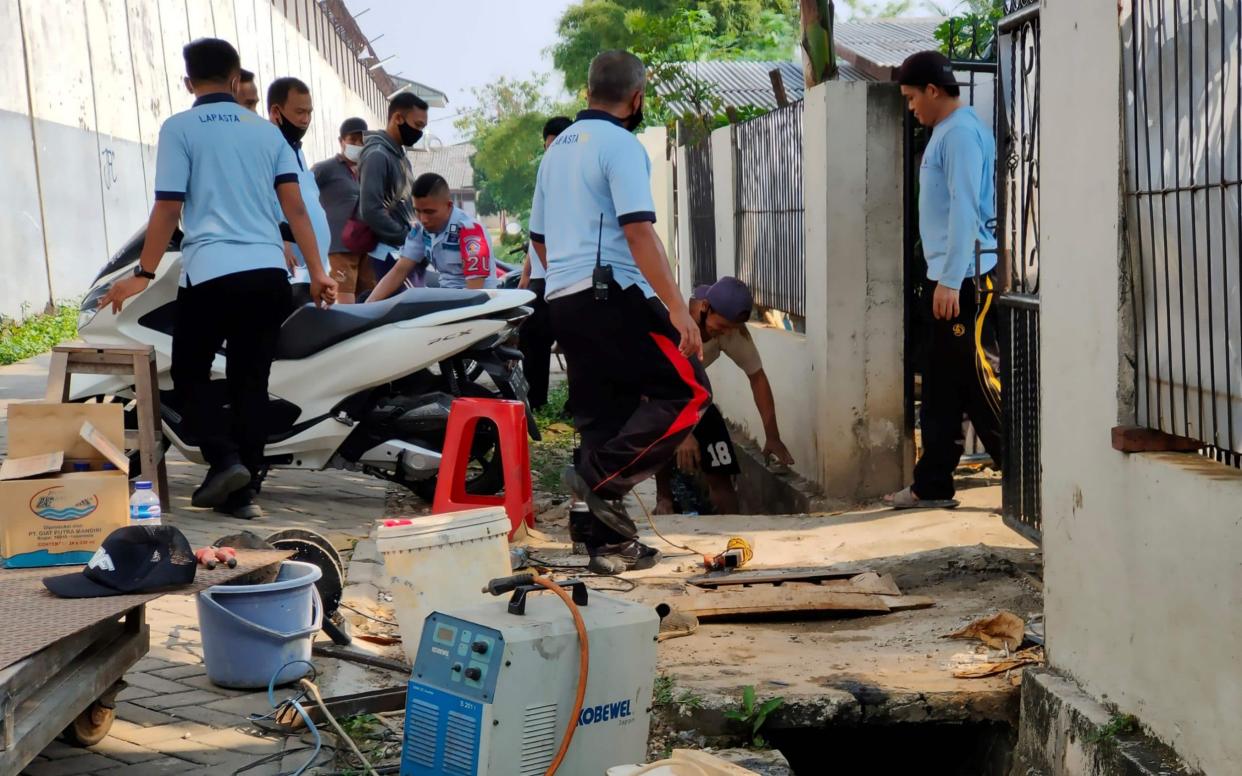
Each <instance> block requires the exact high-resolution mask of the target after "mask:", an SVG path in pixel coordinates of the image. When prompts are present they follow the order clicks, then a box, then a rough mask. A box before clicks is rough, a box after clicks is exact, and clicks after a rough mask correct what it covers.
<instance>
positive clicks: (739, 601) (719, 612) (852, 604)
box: [667, 582, 891, 620]
mask: <svg viewBox="0 0 1242 776" xmlns="http://www.w3.org/2000/svg"><path fill="white" fill-rule="evenodd" d="M667 603H668V605H669V606H670V607H672V608H673V609H675V610H677V611H679V612H682V613H683V614H692V615H694V616H695V617H698V618H699V619H700V620H703V619H711V618H717V619H719V618H721V617H730V616H736V615H753V614H788V613H796V612H882V613H887V612H889V611H891V609H890V608H889V606H888V604H886V603H884V600H883V598H882V597H881V596H878V595H873V594H870V593H843V592H841V591H839V590H833V589H831V588H824V587H822V586H820V585H814V584H808V583H802V582H791V583H788V584H785V585H782V586H781V587H745V588H729V589H727V590H716V591H711V592H695V593H690V594H687V595H684V596H674V597H671V598H669V599H667Z"/></svg>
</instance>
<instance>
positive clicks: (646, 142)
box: [638, 127, 677, 266]
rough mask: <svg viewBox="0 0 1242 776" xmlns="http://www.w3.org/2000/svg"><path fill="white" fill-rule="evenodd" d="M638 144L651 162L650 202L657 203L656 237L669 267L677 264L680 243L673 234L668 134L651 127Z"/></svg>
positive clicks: (671, 179) (642, 133) (663, 129)
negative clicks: (659, 241) (662, 248)
mask: <svg viewBox="0 0 1242 776" xmlns="http://www.w3.org/2000/svg"><path fill="white" fill-rule="evenodd" d="M638 141H639V142H640V143H642V144H643V149H645V150H646V151H647V157H648V158H649V159H651V199H652V201H653V202H655V214H656V224H655V229H656V234H658V235H659V236H660V239H661V240H662V241H663V242H664V250H665V252H666V253H667V254H668V260H669V263H670V264H672V265H673V266H676V264H677V241H676V235H675V234H674V233H673V166H672V163H671V162H670V161H669V159H668V130H667V129H665V128H664V127H649V128H647V129H644V130H643V131H642V132H640V133H639V135H638Z"/></svg>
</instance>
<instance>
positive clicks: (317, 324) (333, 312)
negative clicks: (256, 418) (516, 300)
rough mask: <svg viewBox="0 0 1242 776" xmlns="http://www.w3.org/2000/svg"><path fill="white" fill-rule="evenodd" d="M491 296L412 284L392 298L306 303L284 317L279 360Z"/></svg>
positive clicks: (298, 355)
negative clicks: (322, 306) (321, 304)
mask: <svg viewBox="0 0 1242 776" xmlns="http://www.w3.org/2000/svg"><path fill="white" fill-rule="evenodd" d="M490 298H491V297H489V296H488V294H487V293H486V292H484V291H473V290H471V291H467V290H455V289H445V288H411V289H408V290H406V291H403V292H402V293H400V294H397V295H396V296H393V297H391V298H390V299H385V300H383V301H381V302H370V303H367V304H347V305H336V306H333V307H329V308H327V309H326V310H324V309H320V308H318V307H316V306H315V305H313V304H309V303H308V304H304V305H302V306H301V307H299V308H298V309H297V310H294V312H293V314H292V315H290V316H289V317H288V318H286V319H285V322H284V323H283V324H282V325H281V327H280V339H279V340H277V344H276V358H277V360H296V359H299V358H306V357H307V356H312V355H314V354H315V353H318V352H319V351H321V350H325V349H327V348H330V347H332V346H333V345H335V344H337V343H338V342H343V341H345V340H347V339H349V338H350V337H356V336H357V335H359V334H362V333H363V332H365V331H370V330H371V329H378V328H379V327H380V326H385V325H387V324H389V323H396V322H397V321H408V320H410V319H412V318H419V317H421V316H424V315H430V314H432V313H438V312H443V311H445V310H456V309H459V308H462V307H475V306H477V305H481V304H484V303H486V302H487V301H488V299H490Z"/></svg>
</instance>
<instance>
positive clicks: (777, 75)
mask: <svg viewBox="0 0 1242 776" xmlns="http://www.w3.org/2000/svg"><path fill="white" fill-rule="evenodd" d="M768 78H770V79H771V80H772V95H773V96H774V97H776V105H777V107H780V108H783V107H785V106H786V105H788V104H789V97H788V96H787V95H786V94H785V79H784V77H782V76H781V71H780V69H779V68H773V69H771V70H769V71H768Z"/></svg>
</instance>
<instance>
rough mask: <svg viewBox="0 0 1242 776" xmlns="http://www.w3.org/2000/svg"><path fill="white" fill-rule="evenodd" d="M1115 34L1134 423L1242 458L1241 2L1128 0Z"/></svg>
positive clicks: (1230, 458)
mask: <svg viewBox="0 0 1242 776" xmlns="http://www.w3.org/2000/svg"><path fill="white" fill-rule="evenodd" d="M1132 5H1133V8H1132V11H1131V15H1130V18H1129V23H1128V25H1126V28H1125V29H1124V30H1123V33H1122V35H1123V44H1124V49H1125V50H1124V57H1123V59H1124V60H1125V62H1124V73H1125V75H1124V78H1125V94H1124V106H1123V107H1124V112H1125V113H1126V116H1125V125H1126V132H1125V138H1126V146H1127V148H1126V151H1127V160H1126V161H1127V164H1126V167H1127V169H1126V176H1125V181H1126V184H1125V185H1126V195H1127V196H1126V205H1127V208H1126V231H1127V246H1128V249H1129V264H1130V280H1131V284H1132V292H1133V302H1134V305H1133V307H1134V311H1135V354H1134V356H1135V373H1136V384H1137V385H1136V388H1137V396H1136V399H1137V402H1136V405H1137V413H1136V414H1137V420H1138V422H1139V423H1140V424H1143V425H1146V426H1148V427H1150V428H1155V429H1159V430H1160V431H1164V432H1166V433H1169V434H1175V435H1178V436H1184V437H1189V438H1191V439H1195V440H1198V441H1200V442H1203V443H1204V445H1205V449H1204V452H1205V454H1208V455H1210V456H1212V457H1214V458H1216V459H1217V460H1220V461H1222V462H1225V463H1229V464H1231V465H1233V466H1239V465H1242V300H1239V280H1240V279H1242V250H1240V247H1239V246H1240V245H1242V89H1239V79H1240V78H1242V35H1240V34H1239V33H1240V30H1242V1H1240V0H1199V1H1198V2H1194V1H1192V0H1186V1H1185V2H1183V1H1181V0H1134V2H1133V4H1132Z"/></svg>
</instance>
